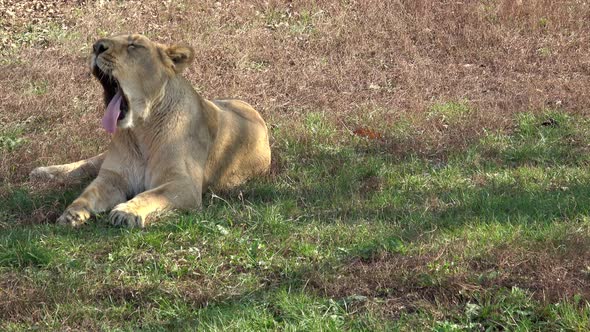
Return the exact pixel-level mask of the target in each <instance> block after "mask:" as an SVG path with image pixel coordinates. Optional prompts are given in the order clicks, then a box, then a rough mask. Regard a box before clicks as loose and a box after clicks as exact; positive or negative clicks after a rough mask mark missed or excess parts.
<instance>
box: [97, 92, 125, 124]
mask: <svg viewBox="0 0 590 332" xmlns="http://www.w3.org/2000/svg"><path fill="white" fill-rule="evenodd" d="M121 98H123V95H121V92H117V94H116V95H115V96H114V97H113V99H111V101H110V102H109V105H108V106H107V111H106V112H105V113H104V116H103V117H102V126H103V127H104V129H106V131H108V132H109V133H111V134H112V133H114V132H115V130H116V129H117V119H118V118H119V113H121Z"/></svg>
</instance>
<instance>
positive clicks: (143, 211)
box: [109, 179, 202, 227]
mask: <svg viewBox="0 0 590 332" xmlns="http://www.w3.org/2000/svg"><path fill="white" fill-rule="evenodd" d="M189 183H191V181H190V180H188V179H187V180H175V181H171V182H168V183H165V184H163V185H161V186H159V187H156V188H154V189H152V190H148V191H145V192H143V193H141V194H139V195H137V196H135V197H134V198H133V199H131V200H130V201H128V202H126V203H122V204H119V205H117V206H116V207H115V208H114V209H113V210H112V211H111V214H110V216H109V219H110V221H111V223H112V224H113V225H116V226H127V227H145V225H146V222H145V220H146V217H147V216H148V215H150V214H152V213H154V212H159V211H160V212H161V211H166V210H172V209H190V208H196V207H200V206H201V191H202V189H201V188H200V187H199V188H197V187H195V186H194V185H191V184H189Z"/></svg>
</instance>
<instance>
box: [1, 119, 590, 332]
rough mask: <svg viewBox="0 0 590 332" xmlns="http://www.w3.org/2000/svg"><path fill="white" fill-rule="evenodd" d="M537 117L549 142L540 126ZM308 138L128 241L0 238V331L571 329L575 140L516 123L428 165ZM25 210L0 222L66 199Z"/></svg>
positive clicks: (40, 231)
mask: <svg viewBox="0 0 590 332" xmlns="http://www.w3.org/2000/svg"><path fill="white" fill-rule="evenodd" d="M548 114H551V117H552V118H554V119H556V120H555V121H557V123H559V126H557V127H553V126H543V125H542V124H541V123H543V120H544V119H546V117H547V116H548ZM324 122H325V120H323V117H322V115H321V114H319V113H311V114H310V116H308V117H307V119H306V121H305V124H304V126H303V128H302V129H301V130H302V131H304V132H306V133H307V135H308V136H309V137H312V138H314V140H313V141H311V140H310V141H308V142H301V141H298V138H297V137H298V135H300V133H292V134H288V133H279V132H280V131H279V130H277V131H276V132H275V135H274V137H275V143H276V144H277V145H278V146H276V147H275V150H276V154H277V155H278V156H277V157H278V158H279V159H280V160H281V164H280V165H279V168H280V170H279V171H278V172H277V174H275V175H273V176H271V177H269V178H266V179H261V180H257V181H253V182H251V183H249V184H248V185H247V186H245V187H244V188H242V191H241V192H232V193H226V194H224V195H223V197H224V198H223V199H221V198H220V197H219V196H218V195H214V194H208V195H207V196H206V198H205V202H206V203H205V204H206V207H205V208H204V209H203V210H202V211H193V212H189V213H180V214H179V213H176V214H172V215H169V216H168V217H165V218H164V220H162V221H161V222H159V223H156V224H153V225H152V226H150V227H149V228H148V229H146V230H144V231H141V230H139V231H138V230H131V231H129V230H125V229H116V228H112V227H109V226H107V225H106V223H105V222H104V220H103V216H99V217H98V218H96V220H94V221H93V222H91V223H90V224H89V225H87V226H85V227H82V228H81V229H76V230H71V229H67V228H63V227H59V226H55V225H51V224H48V225H18V224H15V225H12V224H7V225H5V226H4V230H3V232H2V234H0V252H1V253H2V254H1V255H0V271H1V276H2V279H1V280H2V281H1V282H0V285H3V286H2V292H3V294H4V296H5V298H6V297H7V298H8V300H7V301H5V302H2V306H3V307H2V308H1V309H3V310H0V312H4V313H5V314H4V315H3V316H2V319H3V320H4V322H5V323H4V324H5V325H4V326H5V328H7V329H20V328H24V327H34V326H36V327H41V328H58V327H60V326H70V327H72V328H91V329H132V328H133V327H143V328H145V329H191V328H193V327H195V326H196V327H198V328H200V329H203V330H220V331H221V330H224V331H225V330H244V329H245V330H276V329H282V330H294V331H295V330H303V331H309V330H329V331H339V330H391V329H394V330H395V329H402V330H413V329H417V328H418V329H422V328H424V329H431V330H435V331H457V330H472V329H484V330H515V329H524V330H539V329H541V330H554V329H565V330H580V329H583V328H584V327H586V326H587V324H588V322H589V319H590V317H589V316H588V314H589V313H590V307H589V306H588V302H587V296H588V289H589V288H588V286H589V285H590V279H589V278H588V275H589V272H588V269H589V267H588V265H587V264H588V263H587V262H588V258H589V257H590V250H589V248H590V246H589V245H590V242H589V234H590V223H589V221H590V219H589V218H588V214H589V212H590V211H589V209H588V207H587V205H586V204H584V202H586V201H587V200H588V199H590V190H589V189H588V188H590V184H589V182H590V177H589V176H588V174H587V172H586V171H585V165H587V163H588V157H587V156H584V155H580V154H576V153H575V151H576V149H577V148H579V145H578V144H577V143H576V141H575V140H571V138H572V137H577V138H579V139H582V138H583V139H588V137H587V135H588V132H590V131H589V130H590V127H589V126H588V124H587V123H585V122H583V121H580V119H577V118H575V117H572V116H567V115H565V114H563V113H559V112H551V113H547V114H542V115H537V116H535V115H532V114H523V115H521V116H519V117H517V118H516V119H515V123H517V124H518V130H516V131H515V132H514V133H512V134H507V135H506V137H505V138H503V143H502V144H497V140H496V139H491V138H489V137H485V138H483V139H482V140H481V141H480V142H478V143H477V144H474V145H473V146H472V147H470V148H469V149H467V150H466V151H464V152H462V153H457V154H454V155H452V156H450V157H449V160H448V161H447V162H445V163H440V162H435V163H433V162H431V161H429V160H428V159H422V158H417V157H412V158H407V159H397V158H395V157H393V156H391V155H382V154H378V153H368V152H366V149H365V146H366V145H371V144H374V143H373V142H371V141H370V140H368V139H357V138H355V136H354V135H351V134H349V136H350V137H349V139H348V140H347V141H345V142H340V143H339V144H336V145H334V144H328V143H321V142H322V139H325V138H326V137H330V136H331V135H342V134H338V132H337V130H336V129H334V128H331V127H330V125H329V124H326V123H324ZM492 136H493V135H492ZM541 137H544V138H546V140H545V142H544V143H542V144H541V143H540V142H539V138H541ZM318 142H320V143H318ZM540 144H541V145H540ZM539 150H542V152H543V153H540V152H539ZM566 152H567V153H566ZM540 156H543V158H540ZM343 165H346V167H343ZM74 194H75V193H72V195H74ZM31 195H33V192H27V191H23V189H18V190H16V191H13V192H12V195H11V198H10V199H8V200H6V199H5V200H3V201H1V202H2V203H1V204H2V210H4V211H8V212H9V214H12V215H20V216H22V217H25V216H27V215H29V214H31V213H32V212H33V211H34V210H35V209H36V208H39V207H38V206H39V205H41V206H42V204H43V203H40V202H43V201H45V202H47V203H48V204H49V202H51V201H52V200H57V201H58V206H57V207H54V208H56V209H57V210H61V209H63V207H65V204H66V203H67V201H69V199H70V198H71V197H73V196H71V197H68V198H67V199H65V198H61V197H60V196H56V195H57V194H51V193H49V194H47V196H45V197H37V198H34V199H33V198H32V197H31ZM59 195H61V194H59ZM33 202H35V203H33ZM560 278H563V280H560ZM48 280H51V282H48ZM15 284H16V285H17V287H14V286H10V287H9V286H8V285H15ZM64 292H66V293H67V294H69V295H68V296H63V294H64Z"/></svg>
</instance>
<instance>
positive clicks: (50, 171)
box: [29, 166, 58, 181]
mask: <svg viewBox="0 0 590 332" xmlns="http://www.w3.org/2000/svg"><path fill="white" fill-rule="evenodd" d="M56 175H58V174H57V172H56V170H55V169H54V168H52V167H51V166H48V167H37V168H35V169H34V170H33V171H32V172H31V173H29V179H31V180H32V181H41V180H54V179H55V178H56Z"/></svg>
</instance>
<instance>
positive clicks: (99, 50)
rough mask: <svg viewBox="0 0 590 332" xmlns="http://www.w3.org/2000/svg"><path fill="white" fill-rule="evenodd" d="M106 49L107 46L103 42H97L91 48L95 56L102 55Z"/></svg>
mask: <svg viewBox="0 0 590 332" xmlns="http://www.w3.org/2000/svg"><path fill="white" fill-rule="evenodd" d="M108 49H109V45H108V44H107V42H106V41H104V40H99V41H97V42H96V43H94V45H93V46H92V50H93V51H94V54H96V55H99V54H100V53H102V52H104V51H106V50H108Z"/></svg>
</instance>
